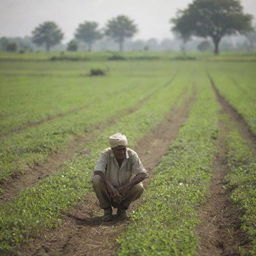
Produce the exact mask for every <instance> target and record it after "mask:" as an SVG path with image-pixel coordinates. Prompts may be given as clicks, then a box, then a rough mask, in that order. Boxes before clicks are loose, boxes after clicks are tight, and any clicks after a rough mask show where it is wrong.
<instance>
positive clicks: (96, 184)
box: [92, 133, 148, 221]
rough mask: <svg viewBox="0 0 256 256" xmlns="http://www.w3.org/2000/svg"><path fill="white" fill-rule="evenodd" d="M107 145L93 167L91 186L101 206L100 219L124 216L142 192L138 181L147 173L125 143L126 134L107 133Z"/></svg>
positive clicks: (106, 219)
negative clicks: (108, 134) (101, 215)
mask: <svg viewBox="0 0 256 256" xmlns="http://www.w3.org/2000/svg"><path fill="white" fill-rule="evenodd" d="M109 144H110V148H107V149H105V150H104V151H103V152H102V153H101V156H100V158H99V159H98V161H97V164H96V167H95V169H94V176H93V180H92V181H93V188H94V191H95V193H96V195H97V198H98V199H99V203H100V207H101V208H102V209H104V216H103V220H104V221H110V220H112V218H113V215H112V207H113V208H117V214H116V217H117V218H119V219H125V218H126V217H127V214H126V210H127V209H128V207H129V205H130V203H131V202H132V201H134V200H136V199H138V198H139V197H140V196H141V195H142V193H143V190H144V189H143V184H142V181H143V180H144V179H145V178H147V177H148V174H147V171H146V170H145V169H144V167H143V165H142V163H141V161H140V159H139V157H138V155H137V153H136V152H135V151H133V150H132V149H130V148H128V147H127V144H128V143H127V138H126V136H125V135H123V134H121V133H116V134H114V135H112V136H110V137H109Z"/></svg>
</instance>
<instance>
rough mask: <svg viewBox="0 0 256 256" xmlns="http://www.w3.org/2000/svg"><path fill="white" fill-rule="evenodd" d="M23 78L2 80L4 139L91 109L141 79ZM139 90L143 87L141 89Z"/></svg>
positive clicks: (0, 105)
mask: <svg viewBox="0 0 256 256" xmlns="http://www.w3.org/2000/svg"><path fill="white" fill-rule="evenodd" d="M21 79H22V77H15V78H12V81H9V79H6V78H5V79H1V84H0V90H1V95H0V109H1V112H0V116H1V121H0V130H1V132H0V136H1V134H8V132H12V131H16V130H18V129H21V128H23V127H24V126H26V125H27V126H29V125H30V124H33V123H36V122H40V121H41V120H47V119H50V118H54V116H57V115H60V114H65V113H68V112H71V111H72V110H73V111H76V110H79V109H80V108H90V105H91V104H92V103H93V102H101V101H102V100H104V99H108V98H109V97H110V96H111V95H113V94H116V95H118V94H120V92H122V91H126V90H127V92H128V93H129V90H130V89H132V88H131V87H133V89H134V90H135V86H136V85H138V80H137V81H136V80H135V79H129V80H126V81H125V82H121V81H120V80H119V79H113V78H105V79H99V78H94V79H90V78H84V77H76V78H65V77H64V78H60V77H58V78H56V77H54V78H51V77H42V78H40V79H38V77H33V76H32V77H29V76H27V77H26V78H25V79H24V80H23V81H20V80H21ZM138 87H139V86H138Z"/></svg>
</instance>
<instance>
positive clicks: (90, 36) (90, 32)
mask: <svg viewBox="0 0 256 256" xmlns="http://www.w3.org/2000/svg"><path fill="white" fill-rule="evenodd" d="M101 37H102V35H101V33H100V31H98V24H97V23H96V22H90V21H85V22H84V23H82V24H80V25H79V26H78V28H77V30H76V33H75V38H76V39H78V40H81V41H83V42H85V43H86V44H87V45H88V50H89V51H91V49H92V45H93V43H94V42H95V41H97V40H98V39H100V38H101Z"/></svg>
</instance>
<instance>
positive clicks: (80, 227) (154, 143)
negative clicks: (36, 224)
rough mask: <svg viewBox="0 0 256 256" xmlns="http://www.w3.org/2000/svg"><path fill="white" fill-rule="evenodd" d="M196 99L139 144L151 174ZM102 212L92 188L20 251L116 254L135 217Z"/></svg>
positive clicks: (54, 255) (188, 100) (188, 99)
mask: <svg viewBox="0 0 256 256" xmlns="http://www.w3.org/2000/svg"><path fill="white" fill-rule="evenodd" d="M194 100H195V92H194V93H193V96H190V97H186V99H185V100H184V102H183V104H182V106H181V107H180V108H178V109H173V110H172V111H171V112H170V113H169V114H168V115H167V116H166V118H165V120H164V121H163V122H162V123H161V124H159V125H158V126H157V127H156V129H154V130H152V131H151V132H150V133H149V134H147V135H145V136H144V137H143V138H142V139H141V140H140V141H139V142H138V144H137V145H136V147H135V150H136V151H137V152H138V154H139V156H140V158H141V160H142V162H143V164H144V166H145V168H146V169H147V170H149V173H150V174H151V175H150V176H152V172H153V171H152V169H153V168H154V167H155V166H156V165H157V164H158V163H159V161H160V159H161V157H162V156H163V155H164V154H165V152H166V151H167V149H168V147H169V145H170V143H171V142H172V141H173V140H174V139H175V138H176V136H177V134H178V131H179V128H180V127H181V125H182V124H183V123H184V121H185V120H186V119H187V117H188V114H189V110H190V107H191V105H192V103H193V101H194ZM149 181H150V179H148V180H147V181H146V182H144V185H145V186H147V184H148V183H149ZM145 193H146V192H145ZM140 203H141V201H140V200H138V201H136V202H135V203H134V204H133V206H132V207H130V209H129V213H130V212H131V211H132V210H134V209H136V207H138V205H139V204H140ZM101 215H102V211H101V210H100V208H99V205H98V200H97V199H96V196H95V194H94V193H93V192H90V193H88V194H87V195H86V196H85V198H84V199H83V200H82V201H81V202H80V203H79V204H78V205H77V206H76V207H75V208H73V209H72V210H70V211H69V212H67V213H65V214H64V215H63V218H64V220H63V223H62V225H61V226H60V227H59V228H57V229H55V230H48V231H47V232H45V233H44V234H43V235H41V236H40V237H37V238H34V239H33V240H31V242H30V243H29V244H28V245H27V246H26V247H23V248H22V249H20V250H19V249H18V250H17V252H18V254H17V255H37V256H39V255H48V256H50V255H52V256H58V255H65V256H66V255H67V256H68V255H72V256H82V255H83V256H85V255H88V256H94V255H95V256H96V255H97V256H98V255H101V256H109V255H116V254H117V251H118V244H117V242H116V238H117V237H118V236H119V235H120V234H121V233H122V232H123V231H124V230H125V229H126V227H127V226H128V225H129V223H130V222H131V220H129V219H128V220H125V221H119V222H118V221H113V222H110V223H104V222H102V219H101V217H100V216H101ZM42 237H43V238H42Z"/></svg>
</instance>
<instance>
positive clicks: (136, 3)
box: [0, 0, 256, 41]
mask: <svg viewBox="0 0 256 256" xmlns="http://www.w3.org/2000/svg"><path fill="white" fill-rule="evenodd" d="M191 2H192V0H0V37H2V36H7V37H15V36H21V37H23V36H30V35H31V32H32V30H33V29H34V28H35V27H36V26H38V25H39V24H40V23H43V22H45V21H54V22H56V23H57V25H58V26H59V27H60V28H61V29H62V31H63V32H64V34H65V38H64V41H68V40H70V39H72V38H73V35H74V32H75V30H76V28H77V27H78V24H80V23H82V22H84V21H85V20H86V21H96V22H98V24H99V27H100V28H103V27H104V26H105V24H106V22H107V20H109V19H110V18H113V17H115V16H117V15H127V16H129V17H130V18H131V19H133V20H134V22H135V24H136V25H137V26H138V29H139V32H138V33H137V34H136V36H135V37H134V39H149V38H152V37H155V38H157V39H159V40H161V39H163V38H170V37H172V34H171V32H170V27H171V26H170V24H169V20H170V18H172V17H174V16H175V14H176V11H177V9H184V8H186V7H187V5H188V3H191ZM241 3H242V5H243V7H244V11H245V12H246V13H250V14H253V15H254V17H256V0H241Z"/></svg>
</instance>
